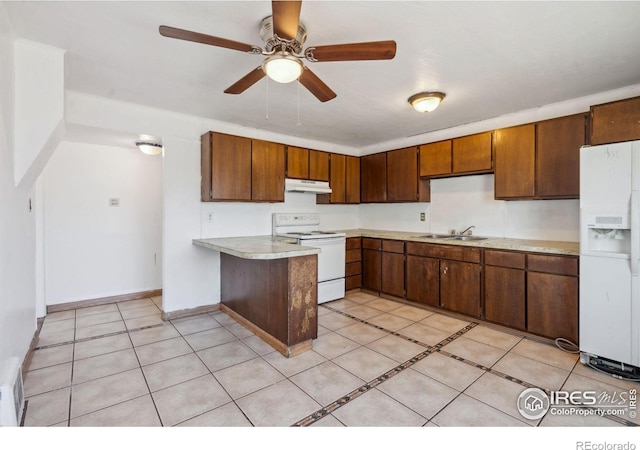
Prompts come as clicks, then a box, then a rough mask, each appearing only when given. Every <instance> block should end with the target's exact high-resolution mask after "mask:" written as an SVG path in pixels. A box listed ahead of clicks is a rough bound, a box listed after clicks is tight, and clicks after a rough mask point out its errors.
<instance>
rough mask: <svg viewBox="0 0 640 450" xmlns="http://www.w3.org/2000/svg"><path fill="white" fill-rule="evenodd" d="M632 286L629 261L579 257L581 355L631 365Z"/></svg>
mask: <svg viewBox="0 0 640 450" xmlns="http://www.w3.org/2000/svg"><path fill="white" fill-rule="evenodd" d="M634 278H635V277H634ZM631 285H632V277H631V269H630V262H629V260H628V259H614V258H601V257H596V256H581V257H580V350H581V351H583V352H587V353H591V354H594V355H597V356H601V357H603V358H608V359H611V360H614V361H619V362H623V363H625V364H634V363H633V360H634V359H636V358H632V347H635V345H634V346H632V341H631V337H632V324H633V322H634V321H633V319H632V309H635V308H632V298H633V297H632V293H631ZM633 301H637V299H634V300H633ZM635 326H636V327H637V323H636V324H635ZM636 364H637V362H636ZM636 364H634V365H636Z"/></svg>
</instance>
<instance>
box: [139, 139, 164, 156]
mask: <svg viewBox="0 0 640 450" xmlns="http://www.w3.org/2000/svg"><path fill="white" fill-rule="evenodd" d="M136 147H138V149H140V151H141V152H142V153H144V154H145V155H159V154H160V153H162V144H158V143H157V142H147V141H138V142H136Z"/></svg>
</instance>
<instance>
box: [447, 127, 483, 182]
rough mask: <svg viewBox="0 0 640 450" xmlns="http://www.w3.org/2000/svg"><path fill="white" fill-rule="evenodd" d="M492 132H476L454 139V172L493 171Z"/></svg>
mask: <svg viewBox="0 0 640 450" xmlns="http://www.w3.org/2000/svg"><path fill="white" fill-rule="evenodd" d="M491 138H492V133H491V132H490V131H488V132H486V133H480V134H474V135H471V136H464V137H460V138H456V139H454V140H453V144H452V148H451V152H452V154H453V157H452V160H453V173H454V174H466V173H469V174H470V173H487V172H492V171H493V158H492V145H491Z"/></svg>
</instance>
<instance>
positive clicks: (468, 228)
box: [460, 225, 476, 236]
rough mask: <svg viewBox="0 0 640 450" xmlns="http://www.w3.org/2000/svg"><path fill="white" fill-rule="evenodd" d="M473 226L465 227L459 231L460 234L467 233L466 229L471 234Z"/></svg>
mask: <svg viewBox="0 0 640 450" xmlns="http://www.w3.org/2000/svg"><path fill="white" fill-rule="evenodd" d="M475 227H476V226H475V225H471V226H470V227H467V228H465V229H464V231H461V232H460V235H461V236H462V235H465V234H467V231H468V232H469V233H468V234H469V235H471V229H472V228H475Z"/></svg>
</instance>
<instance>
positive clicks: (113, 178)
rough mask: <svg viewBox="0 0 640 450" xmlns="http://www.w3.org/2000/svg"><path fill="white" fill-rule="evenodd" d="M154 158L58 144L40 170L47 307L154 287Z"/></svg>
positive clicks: (157, 217) (157, 218)
mask: <svg viewBox="0 0 640 450" xmlns="http://www.w3.org/2000/svg"><path fill="white" fill-rule="evenodd" d="M161 163H162V161H161V157H159V156H149V155H145V154H143V153H142V152H140V151H138V150H137V149H136V148H135V147H134V146H133V145H132V146H131V147H129V148H123V147H111V146H103V145H94V144H84V143H76V142H69V141H63V142H62V143H61V144H60V146H59V147H58V148H57V149H56V151H55V153H54V155H53V156H52V158H51V159H50V160H49V164H48V165H47V167H46V169H45V171H44V172H43V174H42V178H43V190H44V260H45V264H44V268H45V299H46V303H47V305H55V304H59V303H66V302H71V301H77V300H87V299H93V298H101V297H108V296H112V295H120V294H128V293H132V292H140V291H146V290H151V289H160V288H161V267H162V266H161V261H162V260H161V239H162V237H161V236H162V220H161V219H162V218H161V210H160V209H161V196H162V184H161V176H162V174H161V170H162V165H161ZM111 198H117V199H119V201H120V206H117V207H112V206H109V199H111Z"/></svg>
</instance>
